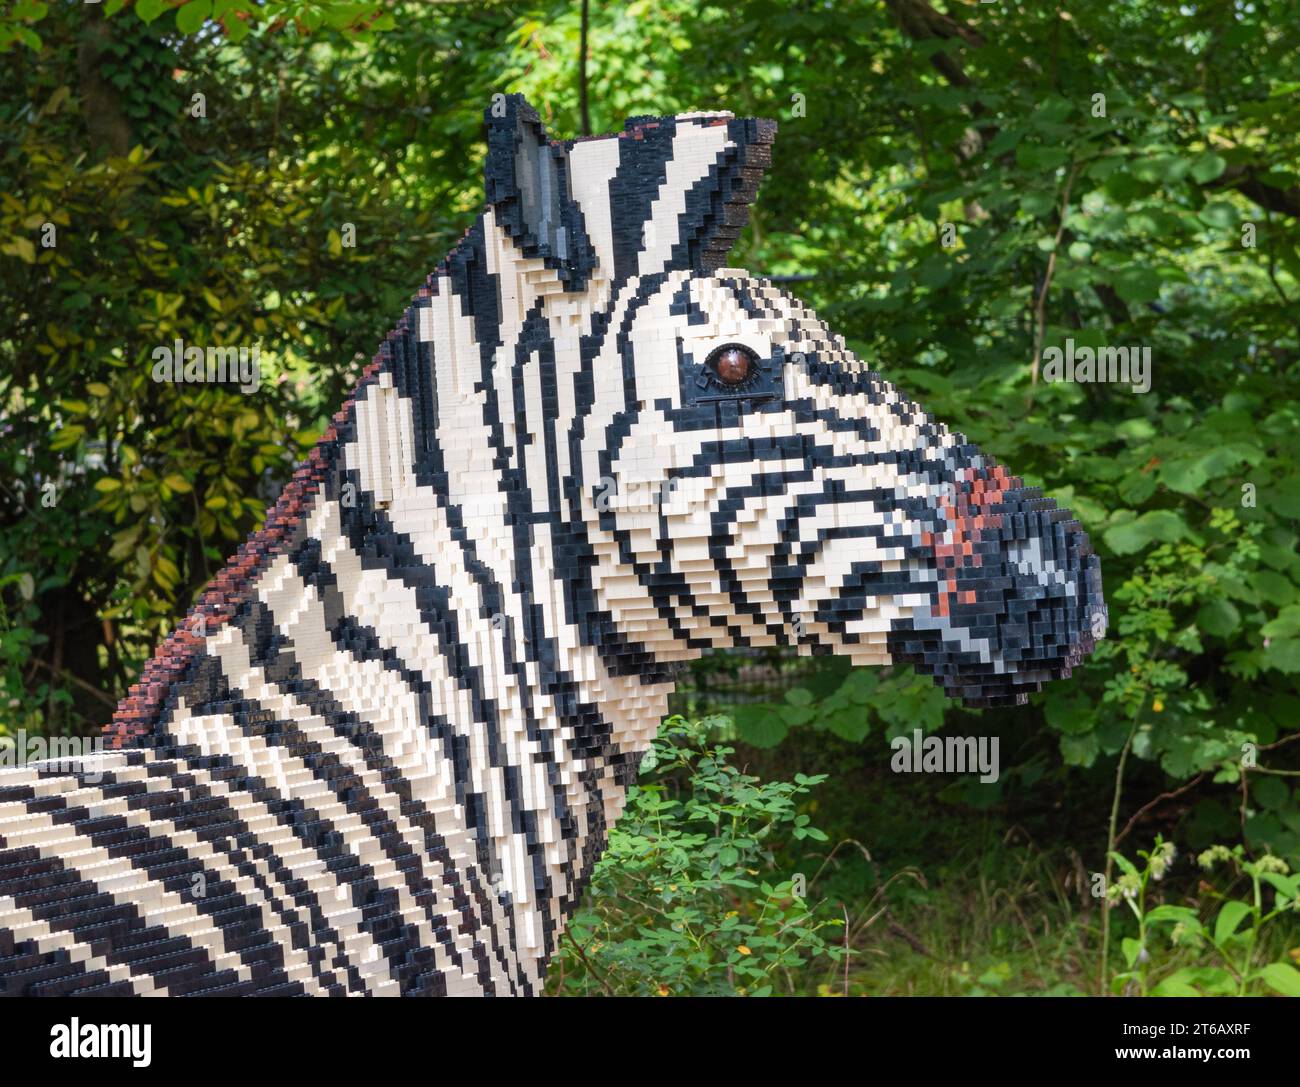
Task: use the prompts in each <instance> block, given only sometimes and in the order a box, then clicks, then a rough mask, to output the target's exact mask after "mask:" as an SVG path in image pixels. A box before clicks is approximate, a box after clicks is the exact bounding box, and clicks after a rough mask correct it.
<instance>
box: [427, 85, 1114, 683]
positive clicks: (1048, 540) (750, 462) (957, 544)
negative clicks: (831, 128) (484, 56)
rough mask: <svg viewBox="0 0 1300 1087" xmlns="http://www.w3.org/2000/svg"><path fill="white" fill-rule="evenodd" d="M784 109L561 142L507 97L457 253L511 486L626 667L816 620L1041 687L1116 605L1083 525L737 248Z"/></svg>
mask: <svg viewBox="0 0 1300 1087" xmlns="http://www.w3.org/2000/svg"><path fill="white" fill-rule="evenodd" d="M775 129H776V126H775V124H774V123H773V122H770V121H761V120H740V119H736V118H734V117H732V116H731V115H730V114H725V113H710V114H684V115H680V116H677V117H670V118H654V119H650V118H636V119H632V120H629V121H628V122H627V124H626V127H625V130H624V131H623V132H622V133H620V134H618V135H616V136H609V137H603V138H596V139H586V140H578V141H571V142H567V143H560V142H551V141H548V139H547V138H546V136H545V133H544V132H543V129H542V125H541V123H540V121H539V119H538V117H537V114H536V113H535V112H534V111H533V110H532V109H531V108H530V107H529V106H528V105H527V103H526V102H525V101H524V100H523V99H522V98H519V97H512V98H507V99H504V100H501V99H499V100H498V102H497V106H496V108H495V109H493V110H489V114H488V144H489V152H488V163H487V192H488V201H489V207H488V210H487V212H486V213H485V216H484V219H483V220H481V221H480V223H479V224H478V225H477V226H476V228H475V231H477V232H478V233H477V234H475V232H471V237H470V238H469V239H467V243H466V245H463V246H462V250H463V251H464V252H463V253H462V255H461V259H460V261H459V263H458V258H457V256H456V255H455V254H454V255H453V258H452V259H451V261H450V262H449V273H450V276H451V278H452V280H453V282H456V283H463V284H464V286H463V288H462V289H461V290H460V293H461V294H463V295H466V296H473V295H475V290H476V289H475V282H476V277H478V280H481V281H486V280H490V281H491V282H490V284H489V289H482V288H481V287H480V289H479V290H478V297H479V298H483V299H486V300H487V301H486V308H487V309H488V310H490V312H481V311H480V310H481V307H475V306H471V308H473V309H474V330H475V331H476V332H477V334H478V335H477V339H478V343H477V350H475V351H474V352H473V353H472V356H471V357H470V360H469V361H470V362H471V366H470V370H471V371H472V372H470V373H469V374H464V373H462V374H461V375H460V377H459V379H458V387H459V388H461V389H465V388H468V387H470V386H471V385H472V387H473V388H475V389H478V390H482V389H494V390H495V392H496V398H495V406H489V410H490V411H491V413H492V414H493V416H494V418H493V420H492V422H493V425H495V426H498V427H499V428H500V432H501V435H502V441H501V444H500V446H499V451H500V454H501V456H502V457H503V461H502V463H503V464H507V463H508V464H511V465H513V466H516V467H517V471H518V478H517V479H516V480H514V481H513V482H512V483H511V484H510V490H511V491H512V492H513V493H514V494H515V495H516V496H518V495H519V494H521V493H522V494H526V495H527V500H526V506H527V508H524V505H525V504H524V503H523V502H522V501H520V500H518V499H516V501H515V507H514V512H515V514H516V515H517V518H518V517H522V518H525V519H527V520H528V521H529V522H530V523H531V524H533V525H534V526H540V525H542V524H545V526H546V529H545V531H546V534H547V536H548V539H547V543H546V551H547V553H548V554H549V555H550V556H552V559H553V562H554V567H553V568H554V570H555V572H556V574H557V576H559V577H561V578H562V579H563V580H564V583H565V594H564V603H565V611H566V615H565V616H564V618H563V620H562V621H563V622H564V623H566V624H568V625H570V626H571V627H572V628H574V629H575V630H576V631H577V632H578V634H579V638H580V640H581V641H582V642H583V643H584V644H587V645H596V646H598V647H599V649H600V651H601V652H602V654H603V655H604V656H605V658H606V661H607V663H609V664H611V665H612V666H614V667H615V668H616V669H619V670H621V671H623V672H624V673H629V672H632V671H640V672H642V673H646V674H657V671H658V666H660V665H664V664H668V663H670V662H674V661H681V660H683V659H687V658H690V657H692V656H697V655H699V654H700V653H702V652H705V651H707V650H709V649H713V648H722V647H737V646H771V645H782V644H796V645H797V646H798V647H799V651H800V652H801V653H813V654H821V653H838V654H847V655H848V656H850V657H851V658H852V659H853V660H854V661H855V662H856V663H860V664H874V665H885V664H890V663H895V662H908V663H911V664H913V665H915V666H916V667H917V668H918V669H919V670H920V671H922V672H924V673H928V674H930V675H932V676H934V678H935V679H936V681H937V682H939V683H941V684H942V685H943V687H944V688H945V689H946V691H947V692H948V693H949V694H950V695H952V696H953V697H957V698H960V699H962V700H963V701H964V702H965V703H966V704H968V705H995V704H1004V703H1014V702H1023V701H1024V699H1025V697H1026V694H1027V693H1028V692H1031V691H1033V690H1036V689H1038V688H1039V687H1040V686H1041V685H1042V684H1043V683H1044V682H1045V681H1046V680H1049V679H1052V678H1056V677H1060V676H1065V675H1068V674H1069V672H1070V669H1071V667H1072V666H1073V665H1074V664H1076V663H1078V662H1079V660H1080V659H1081V658H1082V657H1083V656H1084V655H1085V654H1086V653H1088V652H1089V651H1091V649H1092V646H1093V639H1094V637H1095V636H1100V635H1101V634H1102V633H1103V631H1104V629H1105V622H1106V609H1105V604H1104V601H1103V598H1102V592H1101V580H1100V571H1099V568H1098V562H1097V558H1096V556H1095V555H1094V554H1093V552H1092V549H1091V547H1090V545H1089V542H1088V537H1087V535H1086V534H1085V533H1084V532H1083V531H1082V529H1081V528H1080V526H1079V524H1078V522H1077V521H1075V520H1073V519H1072V518H1071V516H1070V513H1069V511H1068V510H1065V509H1061V508H1058V507H1057V505H1056V504H1055V502H1053V501H1052V500H1051V499H1049V498H1044V497H1043V496H1042V494H1041V492H1040V491H1038V490H1036V489H1032V488H1026V487H1024V486H1022V484H1021V481H1020V480H1019V479H1018V478H1017V477H1016V476H1014V475H1012V474H1011V473H1010V472H1009V471H1008V470H1007V469H1006V468H1005V467H1004V466H1003V465H1001V464H1000V463H999V462H998V461H997V460H996V459H994V458H992V457H990V456H988V455H986V454H984V453H982V452H981V451H980V450H979V449H977V448H976V447H974V446H972V445H970V444H968V443H967V442H966V441H965V439H964V438H963V437H962V436H961V435H960V434H955V433H953V432H952V431H950V430H949V429H948V428H947V427H946V426H944V425H943V424H942V423H939V422H938V421H936V420H935V419H933V418H932V417H931V416H929V415H927V414H926V413H925V412H924V410H923V409H922V408H921V407H919V406H918V405H917V404H916V403H914V402H913V401H912V400H910V399H909V398H908V397H907V396H906V395H905V394H904V393H902V392H900V391H899V390H898V389H896V388H895V387H894V386H893V385H891V384H890V382H889V381H888V380H886V378H885V377H883V376H881V375H880V374H879V373H876V372H874V371H872V370H871V369H869V368H868V367H867V365H866V364H864V363H863V362H862V360H860V359H859V358H858V357H857V356H855V355H854V353H853V352H852V351H850V350H849V349H848V347H847V346H846V345H845V343H844V341H843V340H842V339H841V338H840V337H839V336H838V335H836V334H834V333H833V332H831V330H830V329H828V328H827V327H826V325H825V324H824V323H823V322H822V321H820V320H819V319H818V318H817V317H816V315H815V314H814V313H813V312H812V311H811V310H809V309H808V308H807V307H805V306H804V305H803V304H802V303H800V302H799V301H797V300H796V299H794V298H792V297H791V296H790V295H789V294H787V293H786V292H784V291H782V290H780V289H778V288H777V287H776V286H774V285H773V284H772V283H770V282H768V281H766V280H763V279H761V278H758V277H755V276H752V275H750V274H748V273H746V272H743V271H738V270H734V269H730V268H726V267H724V266H723V265H724V264H725V261H726V258H727V255H728V251H729V248H730V245H731V243H732V242H733V241H734V239H735V238H736V236H737V235H738V234H739V232H740V230H741V228H742V226H743V225H744V223H745V221H746V215H747V206H748V204H749V202H750V201H751V200H752V199H753V197H754V194H755V191H756V189H757V186H758V181H759V179H760V177H761V174H762V172H763V169H764V167H766V166H767V165H768V163H769V161H770V153H771V145H772V141H773V137H774V134H775ZM465 253H468V259H464V258H465ZM458 317H459V319H460V320H462V321H463V320H464V319H465V318H464V315H463V314H461V315H456V314H450V313H449V314H448V315H447V316H445V318H443V319H442V321H441V322H439V321H438V320H435V322H434V323H435V325H436V324H438V323H442V324H443V325H444V326H445V327H443V328H441V329H434V330H431V331H430V337H431V338H432V339H434V340H435V343H436V342H437V341H442V340H446V339H447V338H448V335H447V334H448V332H449V331H451V330H452V326H453V325H454V324H455V322H456V320H457V319H458ZM485 340H486V342H485ZM436 354H437V347H436V346H435V356H436ZM485 359H486V360H487V367H488V368H487V369H484V365H485V364H484V360H485ZM452 372H453V371H452V369H451V368H448V369H447V370H446V372H445V376H446V377H448V378H450V377H451V376H452ZM494 372H495V376H494ZM443 376H444V374H443V371H442V370H440V381H441V379H442V378H443ZM467 383H469V384H467ZM440 387H441V385H440ZM479 409H480V405H478V404H477V402H476V404H475V408H474V410H475V412H476V413H477V412H478V411H479ZM475 425H476V426H477V425H478V424H477V422H476V424H475ZM489 429H491V427H489ZM453 486H454V484H453ZM470 486H471V487H472V486H473V485H472V484H471V485H470ZM516 523H517V522H516Z"/></svg>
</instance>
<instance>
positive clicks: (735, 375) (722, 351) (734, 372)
mask: <svg viewBox="0 0 1300 1087" xmlns="http://www.w3.org/2000/svg"><path fill="white" fill-rule="evenodd" d="M704 365H705V367H706V368H707V369H708V370H709V371H710V372H711V373H712V374H713V376H714V377H716V378H717V379H718V381H720V382H721V383H722V384H723V385H726V386H727V387H728V388H732V389H735V388H739V387H740V386H741V385H744V384H745V383H746V382H748V381H749V380H750V379H751V378H753V377H754V375H755V374H756V373H757V372H758V356H757V355H755V354H754V352H752V351H751V350H750V349H749V348H748V347H745V346H743V345H742V344H738V343H729V344H727V345H726V346H724V347H719V348H718V349H717V350H715V351H713V352H712V353H711V354H710V355H709V357H708V358H707V359H705V360H704Z"/></svg>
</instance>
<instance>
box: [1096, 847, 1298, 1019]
mask: <svg viewBox="0 0 1300 1087" xmlns="http://www.w3.org/2000/svg"><path fill="white" fill-rule="evenodd" d="M1138 856H1139V857H1140V858H1142V860H1143V862H1144V863H1143V865H1142V867H1141V868H1139V867H1138V866H1137V865H1135V864H1134V863H1133V862H1132V861H1130V860H1129V859H1128V858H1127V857H1125V856H1123V854H1120V853H1112V854H1111V859H1112V860H1113V861H1114V862H1115V864H1116V865H1118V866H1119V868H1120V870H1121V872H1122V873H1123V874H1122V875H1121V876H1120V877H1119V878H1118V879H1117V880H1115V882H1114V883H1113V884H1111V885H1110V886H1109V887H1108V888H1107V890H1106V897H1107V904H1108V905H1109V906H1112V907H1113V906H1116V905H1118V904H1119V903H1121V902H1122V903H1124V904H1125V905H1127V906H1128V908H1129V909H1130V910H1132V912H1133V915H1134V917H1135V918H1136V919H1137V924H1138V934H1137V937H1136V938H1134V937H1132V936H1126V937H1125V938H1124V939H1123V941H1122V943H1121V947H1122V949H1123V952H1124V961H1125V963H1126V964H1127V969H1126V970H1124V971H1122V972H1120V973H1117V974H1116V975H1115V976H1114V977H1113V978H1112V979H1111V991H1112V992H1115V993H1136V994H1138V995H1141V996H1147V995H1151V996H1246V995H1248V994H1253V993H1258V992H1262V991H1267V990H1272V991H1274V992H1278V993H1281V994H1282V995H1284V996H1300V970H1297V969H1296V968H1295V966H1293V965H1292V964H1291V963H1289V962H1284V961H1281V960H1275V961H1272V962H1265V963H1262V964H1261V963H1260V962H1259V961H1258V960H1259V959H1260V958H1262V957H1267V956H1261V954H1260V951H1261V948H1262V946H1263V944H1262V940H1261V937H1262V934H1263V933H1264V931H1265V929H1266V928H1267V927H1268V926H1270V925H1271V924H1272V923H1274V922H1275V921H1276V920H1277V919H1278V918H1281V917H1284V916H1287V915H1290V916H1292V917H1294V916H1297V915H1300V878H1297V877H1296V876H1294V875H1292V874H1291V873H1290V869H1289V867H1288V865H1287V863H1286V862H1285V861H1284V860H1282V859H1281V858H1280V857H1274V856H1271V855H1268V854H1266V855H1264V856H1262V857H1260V858H1258V859H1257V860H1250V859H1249V858H1247V857H1246V855H1245V850H1244V849H1243V848H1242V846H1240V845H1237V846H1235V847H1233V848H1232V849H1229V848H1228V847H1227V846H1224V845H1216V846H1211V847H1210V848H1209V849H1207V850H1205V851H1204V852H1203V853H1201V854H1200V856H1199V857H1198V858H1197V861H1198V863H1199V864H1200V866H1201V868H1203V869H1204V870H1205V871H1206V872H1209V871H1211V870H1212V869H1214V868H1215V867H1216V866H1218V865H1220V864H1223V865H1225V866H1226V868H1227V869H1228V874H1229V875H1230V876H1231V877H1232V879H1231V881H1230V883H1229V888H1231V886H1232V885H1233V884H1235V883H1236V882H1237V880H1238V879H1239V877H1242V876H1245V877H1247V878H1248V879H1249V880H1250V885H1251V890H1250V893H1249V896H1248V897H1247V898H1245V899H1239V898H1234V897H1230V896H1229V895H1228V894H1225V893H1221V892H1219V891H1217V890H1215V889H1214V888H1213V887H1212V886H1210V885H1209V884H1208V883H1205V882H1202V884H1201V888H1202V891H1203V892H1204V894H1205V895H1206V896H1207V897H1208V899H1209V900H1210V901H1209V902H1207V903H1206V905H1207V906H1210V905H1212V904H1213V903H1215V902H1217V903H1219V906H1218V912H1217V914H1216V916H1215V919H1214V923H1213V925H1210V924H1208V923H1206V922H1204V921H1202V919H1201V918H1202V913H1203V912H1204V913H1206V914H1208V913H1209V912H1210V910H1209V909H1206V910H1198V909H1195V908H1193V907H1191V906H1174V905H1158V906H1155V907H1154V908H1148V901H1147V899H1148V893H1149V891H1150V890H1151V884H1152V883H1153V882H1158V881H1159V880H1161V879H1163V878H1164V875H1165V873H1166V872H1167V871H1168V870H1169V868H1170V866H1171V865H1172V864H1173V862H1174V856H1175V851H1174V846H1173V843H1172V842H1166V841H1162V840H1161V839H1160V838H1159V837H1157V839H1156V844H1155V848H1154V849H1152V850H1151V852H1149V853H1146V852H1143V851H1141V850H1139V851H1138ZM1265 888H1268V889H1269V890H1271V893H1272V896H1273V906H1272V909H1267V908H1266V907H1265V896H1266V891H1265ZM1165 927H1168V929H1169V932H1168V942H1169V954H1168V955H1167V956H1164V961H1163V962H1160V963H1158V962H1157V960H1156V956H1155V954H1154V950H1155V949H1154V947H1153V943H1154V941H1153V939H1152V936H1153V931H1154V930H1156V929H1163V928H1165ZM1189 959H1190V960H1191V961H1188V960H1189ZM1207 959H1208V961H1207ZM1156 974H1159V975H1160V977H1159V980H1158V981H1156V982H1155V983H1154V984H1153V983H1152V978H1153V976H1154V975H1156ZM1261 986H1262V987H1263V988H1261Z"/></svg>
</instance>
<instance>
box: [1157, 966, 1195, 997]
mask: <svg viewBox="0 0 1300 1087" xmlns="http://www.w3.org/2000/svg"><path fill="white" fill-rule="evenodd" d="M1181 974H1182V971H1181V970H1180V971H1179V972H1178V973H1177V974H1171V975H1170V976H1169V977H1167V978H1165V979H1164V980H1163V981H1161V982H1159V983H1158V984H1156V985H1153V986H1152V987H1151V995H1152V996H1200V995H1201V991H1200V990H1199V989H1198V988H1196V986H1195V985H1193V984H1191V982H1189V981H1187V980H1186V979H1185V978H1183V977H1180V976H1179V975H1181Z"/></svg>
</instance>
